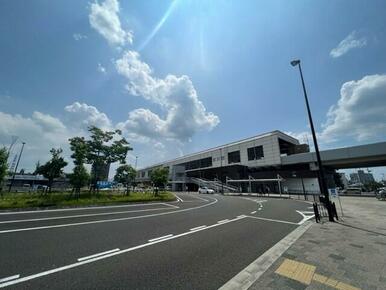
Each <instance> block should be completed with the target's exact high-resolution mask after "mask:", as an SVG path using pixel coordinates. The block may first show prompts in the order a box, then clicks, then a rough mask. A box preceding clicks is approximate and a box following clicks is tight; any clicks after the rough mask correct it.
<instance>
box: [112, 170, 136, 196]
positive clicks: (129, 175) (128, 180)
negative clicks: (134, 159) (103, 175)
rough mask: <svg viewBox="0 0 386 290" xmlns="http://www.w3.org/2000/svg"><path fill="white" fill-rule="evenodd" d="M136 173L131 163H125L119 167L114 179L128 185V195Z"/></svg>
mask: <svg viewBox="0 0 386 290" xmlns="http://www.w3.org/2000/svg"><path fill="white" fill-rule="evenodd" d="M136 174H137V173H136V171H135V169H134V168H133V167H132V166H131V165H128V164H123V165H121V166H119V167H118V168H117V170H116V172H115V176H114V181H116V182H119V183H122V184H124V185H125V186H126V194H127V195H128V194H129V192H130V190H129V186H130V185H131V184H133V182H134V180H135V176H136Z"/></svg>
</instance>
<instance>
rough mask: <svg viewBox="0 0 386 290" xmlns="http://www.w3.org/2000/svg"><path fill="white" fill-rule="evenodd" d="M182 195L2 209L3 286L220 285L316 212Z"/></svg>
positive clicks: (300, 206) (284, 204) (277, 203)
mask: <svg viewBox="0 0 386 290" xmlns="http://www.w3.org/2000/svg"><path fill="white" fill-rule="evenodd" d="M178 197H179V198H180V199H181V200H182V201H177V202H169V203H149V204H132V205H127V206H108V207H91V208H82V209H65V210H46V211H33V212H0V257H1V260H0V288H1V287H9V288H11V289H13V288H14V289H70V288H71V289H218V288H219V287H221V286H222V285H223V284H225V283H226V282H227V281H228V280H229V279H231V278H232V277H233V276H235V275H236V274H237V273H238V272H240V271H241V270H242V269H244V268H245V267H246V266H247V265H248V264H250V263H251V262H252V261H253V260H255V259H256V258H257V257H259V256H260V255H261V254H263V253H264V252H265V251H267V250H268V249H269V248H271V247H272V246H273V245H275V244H276V243H277V242H278V241H280V240H281V239H282V238H283V237H285V236H286V235H287V234H289V233H290V232H291V231H293V230H294V229H295V228H296V227H298V226H299V224H301V223H302V222H304V220H305V218H307V216H309V215H310V211H311V209H310V208H309V207H310V204H308V203H304V202H301V201H294V200H281V199H269V198H251V197H231V196H229V197H227V196H220V195H198V194H183V193H179V194H178ZM160 237H162V238H160ZM157 238H160V239H157ZM102 253H104V254H102ZM98 254H99V255H98ZM7 280H8V281H7Z"/></svg>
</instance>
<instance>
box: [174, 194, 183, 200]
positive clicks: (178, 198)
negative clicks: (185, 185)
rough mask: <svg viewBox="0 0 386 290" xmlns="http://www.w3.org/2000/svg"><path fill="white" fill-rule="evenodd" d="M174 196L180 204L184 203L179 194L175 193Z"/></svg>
mask: <svg viewBox="0 0 386 290" xmlns="http://www.w3.org/2000/svg"><path fill="white" fill-rule="evenodd" d="M173 194H174V196H175V197H176V198H177V200H178V201H179V202H184V201H183V200H182V198H181V197H179V196H178V195H177V194H175V193H173Z"/></svg>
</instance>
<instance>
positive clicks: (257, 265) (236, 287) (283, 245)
mask: <svg viewBox="0 0 386 290" xmlns="http://www.w3.org/2000/svg"><path fill="white" fill-rule="evenodd" d="M311 225H312V223H310V224H305V225H302V226H299V227H297V228H296V229H295V230H293V231H292V232H291V233H289V234H288V235H287V236H286V237H284V238H283V239H282V240H280V241H279V242H278V243H276V244H275V245H274V246H273V247H271V248H270V249H269V250H268V251H266V252H265V253H264V254H262V255H261V256H260V257H258V258H257V259H256V260H254V261H253V262H252V263H251V264H249V265H248V266H247V267H246V268H244V270H242V271H241V272H240V273H238V274H237V275H236V276H234V277H233V278H232V279H230V280H229V281H228V282H227V283H225V284H224V285H223V286H222V287H220V288H219V290H247V289H248V288H250V287H251V286H252V284H253V283H255V282H256V281H257V280H258V279H259V278H260V277H261V275H263V274H264V272H265V271H267V270H268V269H269V267H271V266H272V264H273V263H275V261H276V260H277V259H278V258H279V257H280V256H281V255H282V254H283V253H284V252H285V251H287V250H288V248H289V247H290V246H291V245H293V244H294V243H295V242H296V241H297V240H298V239H299V238H300V237H301V236H302V235H303V234H304V233H305V232H306V231H307V230H308V229H309V227H310V226H311Z"/></svg>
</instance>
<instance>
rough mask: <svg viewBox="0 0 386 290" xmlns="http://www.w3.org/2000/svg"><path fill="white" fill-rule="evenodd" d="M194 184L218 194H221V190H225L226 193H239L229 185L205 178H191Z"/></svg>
mask: <svg viewBox="0 0 386 290" xmlns="http://www.w3.org/2000/svg"><path fill="white" fill-rule="evenodd" d="M190 180H191V182H192V183H195V184H197V185H198V186H201V187H202V186H206V187H207V188H210V189H213V190H214V191H216V192H220V191H221V189H223V190H224V192H237V191H238V188H237V187H235V186H232V185H229V184H225V183H222V182H221V181H220V180H218V179H215V180H209V179H205V178H197V177H191V178H190Z"/></svg>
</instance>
